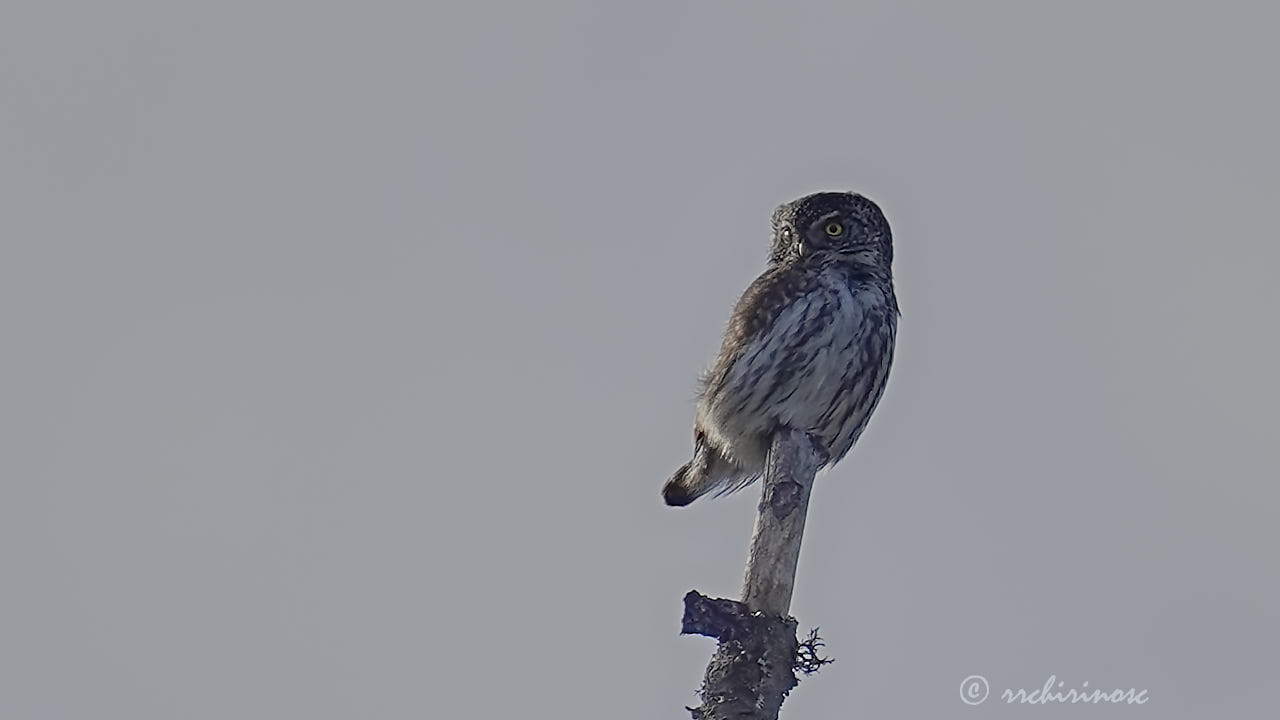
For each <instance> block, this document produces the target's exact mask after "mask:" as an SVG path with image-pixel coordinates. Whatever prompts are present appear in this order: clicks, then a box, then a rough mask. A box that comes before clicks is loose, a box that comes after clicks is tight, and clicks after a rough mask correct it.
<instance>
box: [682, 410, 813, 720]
mask: <svg viewBox="0 0 1280 720" xmlns="http://www.w3.org/2000/svg"><path fill="white" fill-rule="evenodd" d="M819 453H820V451H819V450H818V448H817V446H816V445H815V443H814V441H813V439H812V438H810V437H809V435H808V434H806V433H804V432H801V431H798V430H792V429H790V428H783V429H781V430H779V431H778V433H777V434H776V435H775V436H774V438H773V442H772V445H771V446H770V450H769V462H768V466H767V467H766V471H765V478H764V483H763V485H764V487H763V488H762V489H761V495H760V505H759V508H758V510H757V514H756V524H755V531H754V532H753V534H752V537H751V551H750V554H749V556H748V558H747V572H746V579H745V581H744V583H743V589H742V602H738V601H736V600H723V599H712V598H708V597H705V596H703V595H700V594H699V593H697V592H696V591H690V592H689V593H688V594H687V595H685V598H684V620H683V622H682V625H681V632H682V633H685V634H690V633H693V634H699V635H707V636H709V637H714V638H716V639H718V640H719V646H718V647H717V648H716V652H715V655H713V656H712V658H711V662H710V663H709V664H708V665H707V672H706V678H705V679H704V681H703V685H702V705H701V706H699V707H697V708H689V711H690V712H691V713H693V718H694V720H777V717H778V711H779V709H780V708H781V707H782V701H783V699H784V698H785V697H786V695H787V693H788V692H790V690H791V688H793V687H795V686H796V682H797V680H796V675H795V669H796V667H797V666H798V665H799V666H801V667H807V665H806V663H803V662H801V661H800V659H799V658H798V655H797V653H798V649H799V643H798V642H797V640H796V621H795V619H794V618H792V617H790V614H789V613H790V608H791V592H792V589H793V588H794V586H795V577H796V562H797V561H798V560H799V558H800V541H801V539H802V537H803V535H804V521H805V514H806V513H807V511H808V508H809V493H810V491H811V490H812V488H813V476H814V473H815V472H816V471H817V468H818V464H819V463H820V462H821V460H820V454H819ZM811 642H816V635H815V636H814V639H813V640H812V641H811ZM820 665H821V661H819V662H818V663H817V665H815V666H814V668H815V669H816V667H817V666H820Z"/></svg>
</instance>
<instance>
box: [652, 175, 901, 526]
mask: <svg viewBox="0 0 1280 720" xmlns="http://www.w3.org/2000/svg"><path fill="white" fill-rule="evenodd" d="M892 262H893V240H892V237H891V235H890V232H889V224H888V222H887V221H886V220H885V218H884V214H883V213H881V211H880V208H879V207H877V206H876V204H875V203H873V202H872V201H870V200H868V199H867V198H865V197H862V196H861V195H857V194H854V193H836V192H824V193H816V194H813V195H808V196H806V197H803V198H800V199H799V200H796V201H794V202H790V203H787V204H785V205H782V206H780V207H778V209H777V210H775V211H774V213H773V243H772V246H771V249H770V253H769V265H768V267H767V268H766V269H765V271H764V273H762V274H761V275H760V277H758V278H756V280H755V281H754V282H752V283H751V285H750V286H748V287H747V289H746V292H744V293H743V294H742V297H741V298H740V299H739V300H738V304H737V306H736V307H735V308H734V311H733V315H732V317H731V318H730V320H729V325H728V327H727V328H726V329H725V333H724V341H723V343H722V344H721V348H720V353H719V355H718V356H717V358H716V360H715V362H714V363H713V364H712V365H711V367H710V368H709V369H708V370H707V372H706V373H705V374H704V375H703V377H702V382H701V391H700V392H699V394H698V403H697V411H696V416H695V421H694V452H693V459H692V460H690V461H689V462H688V463H686V464H685V465H684V466H683V467H681V468H680V469H679V470H677V471H676V473H675V474H674V475H673V476H672V477H671V479H670V480H668V481H667V484H666V485H665V486H664V487H663V489H662V495H663V498H664V499H665V500H666V502H667V504H668V505H687V504H689V503H691V502H693V501H694V500H695V499H697V498H698V497H701V496H702V495H705V494H707V493H709V492H721V493H723V492H731V491H733V490H737V489H739V488H742V487H745V486H746V485H749V484H750V483H752V482H753V481H754V480H756V479H757V478H759V477H760V475H761V473H763V471H764V465H765V456H766V455H767V453H768V449H769V444H770V441H771V438H772V436H773V433H774V431H775V430H776V429H777V428H778V427H780V426H789V427H793V428H797V429H803V430H805V431H807V432H809V433H810V434H811V435H812V436H813V437H814V438H816V439H817V440H818V442H819V443H820V445H821V449H822V450H823V451H824V452H825V453H826V459H825V462H824V463H823V464H824V465H832V464H835V463H836V462H838V461H839V460H840V459H841V458H843V457H844V456H845V455H846V454H848V452H849V450H850V449H851V448H852V447H853V444H854V443H855V442H857V440H858V436H859V435H861V434H862V431H863V429H864V428H865V427H866V425H867V421H868V420H869V419H870V417H871V413H872V411H873V410H875V407H876V404H877V403H878V402H879V401H880V396H881V395H882V394H883V393H884V388H885V383H886V380H887V379H888V375H889V366H890V364H891V363H892V361H893V344H894V337H895V335H896V333H897V323H898V302H897V299H896V298H895V297H894V294H893V275H892V272H891V269H890V268H891V264H892Z"/></svg>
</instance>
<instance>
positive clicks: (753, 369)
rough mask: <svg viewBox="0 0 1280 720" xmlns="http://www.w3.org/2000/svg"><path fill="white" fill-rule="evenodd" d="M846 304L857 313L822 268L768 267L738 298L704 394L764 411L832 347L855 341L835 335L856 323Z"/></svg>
mask: <svg viewBox="0 0 1280 720" xmlns="http://www.w3.org/2000/svg"><path fill="white" fill-rule="evenodd" d="M842 306H848V307H847V309H848V310H849V311H853V312H857V310H858V309H857V308H856V307H852V305H851V304H850V303H847V302H846V303H842V302H841V298H839V297H838V293H837V292H836V291H835V290H834V289H833V287H832V286H831V285H829V284H824V283H823V282H822V281H821V270H820V269H819V268H807V267H804V265H802V264H797V265H785V266H774V267H771V268H769V269H768V270H766V271H765V272H764V273H763V274H761V275H760V277H758V278H756V279H755V281H754V282H752V283H751V285H749V286H748V287H747V289H746V291H745V292H743V293H742V297H741V298H739V299H738V303H737V305H736V306H735V307H734V310H733V316H732V317H731V319H730V321H729V325H728V327H727V328H725V334H724V341H723V343H722V344H721V347H720V354H719V355H718V356H717V358H716V361H715V363H714V364H713V365H712V367H711V369H710V371H709V372H708V373H707V374H706V375H705V376H704V378H703V380H704V385H703V388H704V393H706V394H712V395H724V394H727V395H732V396H741V397H739V398H737V399H738V400H739V403H736V404H735V405H737V407H735V410H736V411H740V412H759V411H760V410H761V409H763V408H764V407H767V406H769V405H771V404H774V403H777V402H778V401H779V400H782V399H783V398H785V397H787V396H789V395H790V394H792V393H794V392H795V391H796V390H797V388H798V386H799V385H800V384H801V383H802V381H803V380H804V378H805V375H806V370H809V369H812V368H811V366H812V365H813V363H814V362H815V361H820V360H822V359H823V357H825V355H826V354H827V353H828V352H829V351H830V350H831V349H832V348H831V345H832V344H833V343H836V342H840V343H841V345H844V344H845V343H846V342H848V341H851V340H854V339H855V338H849V337H846V338H836V337H834V335H835V334H836V333H837V332H839V331H840V330H842V329H844V327H845V326H847V325H849V322H848V321H849V320H852V319H853V318H850V317H844V316H845V315H847V314H848V313H846V312H839V311H840V310H841V309H842ZM853 324H854V325H861V323H857V322H855V323H853ZM724 399H728V398H727V397H726V398H724ZM744 403H745V404H744Z"/></svg>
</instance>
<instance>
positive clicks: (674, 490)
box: [662, 435, 756, 507]
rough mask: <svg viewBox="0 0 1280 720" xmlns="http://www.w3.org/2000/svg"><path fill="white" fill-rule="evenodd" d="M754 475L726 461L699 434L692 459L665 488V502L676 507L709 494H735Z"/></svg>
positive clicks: (663, 492) (695, 441)
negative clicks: (717, 492) (716, 492)
mask: <svg viewBox="0 0 1280 720" xmlns="http://www.w3.org/2000/svg"><path fill="white" fill-rule="evenodd" d="M755 478H756V476H755V475H752V474H749V473H746V472H744V471H743V470H742V469H741V468H739V467H738V466H737V465H734V464H733V463H732V462H730V461H729V460H727V459H725V458H724V456H722V455H721V454H720V453H719V452H718V451H716V449H715V448H713V447H711V446H710V445H708V444H707V443H706V441H705V440H704V439H703V438H702V436H701V435H699V436H698V437H697V438H695V440H694V449H693V459H692V460H690V461H689V462H687V463H685V464H684V465H682V466H680V469H679V470H677V471H676V472H675V474H674V475H672V476H671V479H670V480H668V481H667V484H666V485H663V486H662V499H663V500H664V501H665V502H666V503H667V504H668V505H672V506H675V507H681V506H684V505H688V504H689V503H691V502H693V501H694V500H697V499H698V498H700V497H702V496H703V495H706V494H707V493H709V492H714V491H719V493H720V494H723V493H727V492H733V491H734V490H737V489H739V488H742V487H746V486H747V485H749V484H751V481H752V480H754V479H755Z"/></svg>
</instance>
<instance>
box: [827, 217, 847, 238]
mask: <svg viewBox="0 0 1280 720" xmlns="http://www.w3.org/2000/svg"><path fill="white" fill-rule="evenodd" d="M823 229H824V230H825V231H826V233H827V234H828V235H830V236H831V237H840V233H842V232H844V225H841V224H840V223H838V222H836V221H835V220H832V221H831V222H829V223H827V226H826V227H825V228H823Z"/></svg>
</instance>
